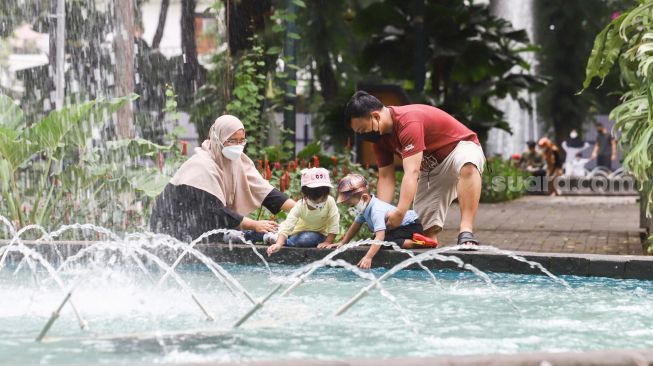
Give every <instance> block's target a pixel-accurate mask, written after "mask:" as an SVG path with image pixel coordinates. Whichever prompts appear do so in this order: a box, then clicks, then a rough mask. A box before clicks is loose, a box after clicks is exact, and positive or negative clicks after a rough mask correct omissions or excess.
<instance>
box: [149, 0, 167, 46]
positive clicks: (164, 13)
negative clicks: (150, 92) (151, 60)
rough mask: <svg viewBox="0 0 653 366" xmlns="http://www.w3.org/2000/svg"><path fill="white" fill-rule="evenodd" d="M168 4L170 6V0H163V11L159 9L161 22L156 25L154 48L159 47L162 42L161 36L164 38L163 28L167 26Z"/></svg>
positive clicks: (153, 40)
mask: <svg viewBox="0 0 653 366" xmlns="http://www.w3.org/2000/svg"><path fill="white" fill-rule="evenodd" d="M168 6H170V0H161V11H159V22H158V24H157V25H156V32H154V38H153V39H152V48H153V49H157V48H159V44H161V38H163V29H164V28H165V26H166V18H167V17H168Z"/></svg>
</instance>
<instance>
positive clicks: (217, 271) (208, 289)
mask: <svg viewBox="0 0 653 366" xmlns="http://www.w3.org/2000/svg"><path fill="white" fill-rule="evenodd" d="M0 222H1V223H4V224H5V225H6V226H7V227H8V228H9V232H11V233H12V234H13V236H12V239H11V240H9V241H5V242H2V244H0V256H1V257H0V258H1V259H2V260H1V262H0V263H1V265H2V269H1V270H0V309H2V310H3V311H2V312H1V313H0V354H2V355H10V356H9V357H8V358H5V359H4V360H3V361H6V362H8V363H9V364H12V365H21V364H33V363H37V362H38V363H48V364H70V363H125V362H142V363H177V362H186V363H187V362H222V361H224V362H233V361H252V360H279V359H288V358H291V359H306V358H311V359H314V358H318V359H346V358H352V357H357V358H358V357H375V358H379V357H380V358H388V357H432V356H438V355H465V354H479V353H497V352H499V353H516V352H529V351H531V352H536V351H587V350H595V349H605V348H619V347H632V346H633V343H632V341H633V340H634V339H647V338H650V337H648V335H650V334H651V331H650V329H651V327H652V326H653V317H652V316H650V315H649V314H648V309H649V308H650V307H651V306H652V305H653V297H652V296H651V295H652V294H653V284H652V283H651V282H647V281H638V280H615V279H607V278H583V277H577V276H559V275H557V274H556V273H554V272H553V271H552V270H551V268H552V267H551V266H550V263H547V262H546V261H545V262H544V263H547V264H546V265H545V264H540V263H538V262H537V261H535V260H533V259H532V258H531V256H528V258H527V257H525V256H523V255H519V254H516V253H511V252H507V251H503V250H500V249H497V248H494V247H491V246H480V247H479V248H478V249H479V253H481V254H480V255H488V256H499V257H501V258H505V259H507V260H510V261H513V262H514V263H519V264H523V265H525V266H527V267H528V268H530V269H532V270H533V271H534V272H537V273H540V274H541V276H532V275H515V274H500V273H495V272H487V271H483V270H481V268H480V267H478V266H477V265H475V264H474V262H475V258H477V257H476V256H475V254H469V253H468V252H460V251H458V250H459V249H461V248H463V246H451V247H443V248H437V249H432V250H418V251H406V250H403V249H400V248H398V247H397V246H396V244H393V243H385V242H377V241H372V240H365V241H359V242H353V243H350V244H347V245H344V246H342V247H340V248H338V249H336V250H333V251H328V250H318V249H315V250H307V251H304V253H307V256H308V255H309V253H310V256H312V255H319V256H320V257H319V259H317V260H312V259H307V262H308V263H306V264H305V265H303V266H299V267H298V266H288V265H279V264H268V263H267V261H265V258H264V257H262V256H261V257H259V256H258V255H260V253H258V255H257V254H256V253H255V252H254V251H257V249H258V248H257V247H256V246H255V245H253V244H252V243H246V244H233V245H231V246H230V245H228V244H203V243H202V238H198V239H197V240H195V241H193V242H191V243H184V242H180V241H178V240H176V239H174V238H171V237H168V236H165V235H160V234H152V233H132V234H127V235H124V236H123V237H120V236H118V235H116V234H114V233H113V232H111V231H110V230H107V229H104V228H100V227H96V226H93V225H80V224H77V225H68V226H64V227H61V228H60V229H58V230H55V231H52V232H48V231H47V230H44V229H43V228H39V227H36V226H34V227H30V228H24V229H23V230H18V231H17V230H15V229H14V228H13V227H12V226H11V224H10V223H9V222H8V221H7V220H4V218H2V217H0ZM30 230H34V231H36V232H39V233H40V235H41V237H40V238H39V239H38V240H33V241H26V240H23V239H22V238H21V235H23V234H24V233H25V232H27V231H30ZM75 230H77V231H85V232H93V233H98V234H100V235H101V236H102V238H104V239H98V240H95V241H92V242H87V243H67V242H64V241H55V239H56V238H58V237H60V236H61V235H62V234H63V233H64V232H67V231H75ZM219 232H220V233H223V234H224V233H226V232H227V231H226V230H223V231H219ZM213 233H215V232H213ZM233 234H235V235H236V236H238V233H233ZM209 235H211V234H209V233H207V234H206V235H204V237H208V236H209ZM365 244H380V245H385V246H390V247H392V249H394V250H386V251H382V252H381V253H382V254H380V255H379V257H383V255H385V256H392V257H393V258H396V263H395V264H393V265H392V266H391V268H389V269H387V270H383V269H373V270H371V271H363V270H360V269H358V268H357V267H355V266H354V265H352V264H351V263H352V261H353V260H355V258H357V256H358V254H357V253H362V252H361V251H360V250H361V249H362V248H360V246H362V245H365ZM64 247H65V249H66V250H64ZM207 248H222V249H220V250H221V251H229V250H231V252H230V253H239V254H240V255H244V254H243V253H247V251H248V252H249V253H252V256H253V257H252V258H259V260H260V259H263V261H261V262H260V263H261V264H258V265H238V264H230V263H224V261H223V258H221V257H220V255H219V253H226V252H220V251H218V252H211V253H210V255H209V251H207ZM252 249H254V250H252ZM293 251H295V252H297V251H299V252H302V250H301V249H295V250H293V249H284V250H283V251H282V252H281V253H278V254H277V255H275V256H273V257H271V259H272V260H276V261H278V260H281V259H280V258H281V257H283V255H284V254H283V253H288V258H290V257H291V256H290V254H291V252H293ZM216 253H218V254H216ZM320 253H322V254H320ZM483 253H487V254H483ZM310 256H308V257H307V258H309V257H310ZM225 258H226V256H225ZM294 258H297V256H295V257H294ZM604 259H605V258H604ZM375 260H376V259H375ZM447 263H449V264H451V267H454V268H458V271H452V270H450V269H434V268H436V267H438V266H444V267H447V266H448V265H447ZM478 263H479V265H480V264H482V263H483V262H478ZM388 267H390V265H388ZM409 268H414V269H417V270H407V269H409ZM461 271H462V272H461ZM168 278H170V279H172V280H173V281H167V279H168ZM375 290H378V291H375ZM200 299H201V301H200ZM73 304H74V305H75V307H73V306H72V305H73ZM69 305H71V306H69ZM53 310H54V311H53ZM70 310H73V311H70ZM76 311H79V314H81V313H83V314H84V318H83V319H82V318H81V315H75V312H76ZM198 315H200V316H198ZM76 318H77V322H78V323H84V324H85V322H86V321H88V322H89V324H90V326H88V327H85V328H84V330H83V331H81V332H80V331H79V330H75V327H72V326H71V324H70V323H71V321H74V320H75V319H76ZM211 320H212V321H211ZM624 324H628V326H627V327H625V326H624ZM343 331H344V332H343ZM414 339H420V341H419V342H414ZM35 340H36V342H35ZM572 340H573V341H572ZM648 342H649V341H643V342H640V343H639V344H638V346H640V347H651V344H649V343H648ZM80 344H81V345H83V348H80Z"/></svg>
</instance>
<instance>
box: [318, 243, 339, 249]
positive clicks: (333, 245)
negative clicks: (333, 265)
mask: <svg viewBox="0 0 653 366" xmlns="http://www.w3.org/2000/svg"><path fill="white" fill-rule="evenodd" d="M342 245H343V243H320V244H318V245H317V247H318V248H320V249H332V248H340V247H341V246H342Z"/></svg>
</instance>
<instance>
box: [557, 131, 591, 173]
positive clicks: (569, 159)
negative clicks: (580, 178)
mask: <svg viewBox="0 0 653 366" xmlns="http://www.w3.org/2000/svg"><path fill="white" fill-rule="evenodd" d="M588 147H590V144H589V143H587V142H585V141H583V140H581V138H580V137H579V136H578V131H576V130H571V132H570V133H569V138H568V139H567V140H565V141H563V142H562V148H563V149H564V150H565V152H566V154H567V155H566V158H565V174H566V175H573V174H572V172H573V165H574V159H576V155H578V153H579V152H582V151H583V150H585V149H587V148H588Z"/></svg>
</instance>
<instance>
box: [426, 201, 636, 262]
mask: <svg viewBox="0 0 653 366" xmlns="http://www.w3.org/2000/svg"><path fill="white" fill-rule="evenodd" d="M459 223H460V211H459V209H458V206H457V205H455V204H454V205H452V206H451V208H450V209H449V213H448V217H447V220H446V222H445V229H444V232H443V233H441V234H440V236H439V240H440V242H441V243H443V244H447V245H449V244H451V243H455V241H456V237H457V234H458V225H459ZM475 231H476V236H477V238H478V239H479V240H480V241H481V244H490V245H494V246H496V247H499V248H502V249H508V250H518V251H532V252H551V253H593V254H633V255H641V254H643V253H644V252H643V249H642V244H641V241H640V230H639V204H638V203H637V202H636V197H548V196H526V197H523V198H521V199H518V200H515V201H512V202H507V203H496V204H481V206H480V208H479V213H478V216H477V220H476V227H475Z"/></svg>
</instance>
